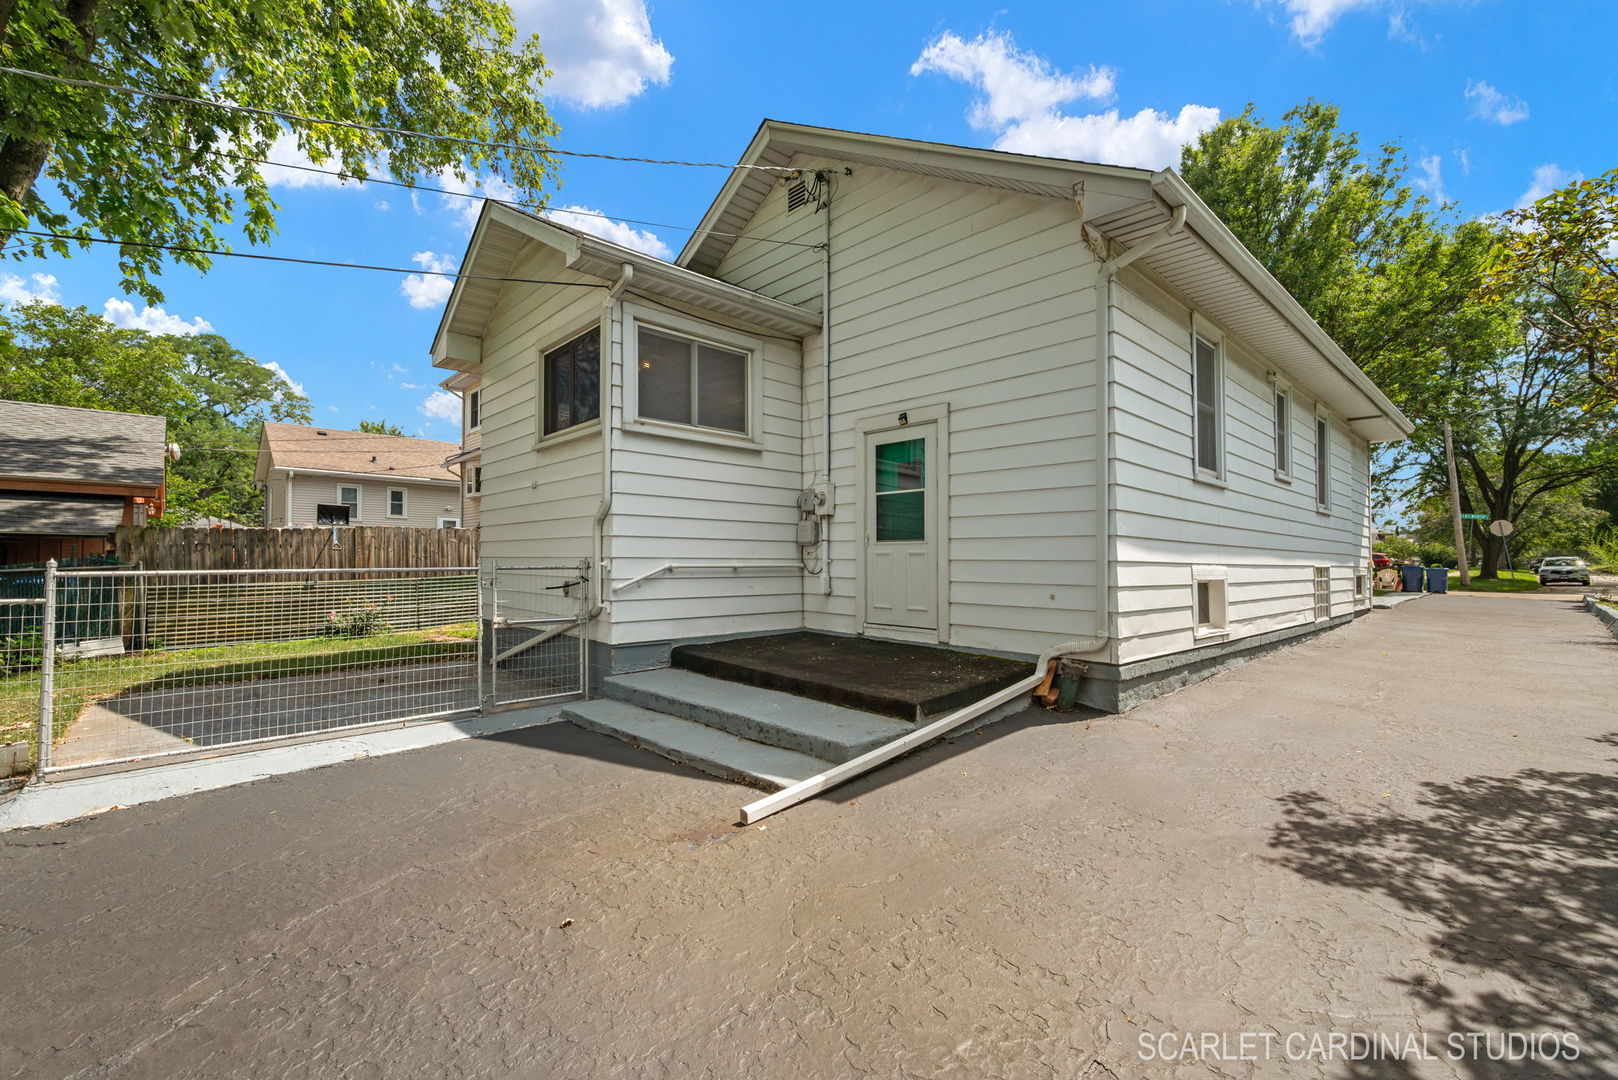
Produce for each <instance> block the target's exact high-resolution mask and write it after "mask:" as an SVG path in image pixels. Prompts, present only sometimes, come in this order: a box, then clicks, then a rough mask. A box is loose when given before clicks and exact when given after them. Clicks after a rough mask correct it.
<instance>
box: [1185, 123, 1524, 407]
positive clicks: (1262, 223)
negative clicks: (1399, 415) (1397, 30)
mask: <svg viewBox="0 0 1618 1080" xmlns="http://www.w3.org/2000/svg"><path fill="white" fill-rule="evenodd" d="M1180 171H1181V173H1182V174H1183V175H1184V177H1185V179H1186V181H1187V182H1188V183H1189V184H1190V185H1191V186H1192V187H1193V188H1195V189H1196V192H1197V194H1198V195H1200V196H1201V197H1202V199H1203V201H1204V202H1206V203H1207V204H1208V205H1209V206H1210V207H1211V208H1212V209H1213V210H1214V212H1215V213H1217V214H1218V215H1219V216H1220V218H1221V219H1222V220H1223V221H1224V222H1225V224H1226V225H1228V226H1229V227H1230V229H1231V231H1232V232H1234V233H1235V234H1236V236H1237V237H1238V238H1240V239H1241V241H1242V243H1243V244H1245V245H1246V246H1247V248H1248V250H1249V251H1251V252H1252V253H1253V254H1254V255H1255V256H1256V257H1257V258H1258V260H1259V261H1260V262H1262V263H1263V264H1264V265H1265V267H1266V268H1267V269H1268V270H1269V271H1270V273H1272V274H1274V275H1275V277H1276V279H1277V280H1278V281H1280V282H1281V284H1282V285H1284V286H1286V288H1287V291H1288V292H1290V293H1291V294H1292V295H1293V296H1294V297H1295V298H1296V299H1297V300H1298V302H1299V303H1300V304H1302V305H1303V307H1304V309H1305V310H1306V311H1308V312H1309V314H1310V315H1311V316H1312V317H1313V318H1314V320H1315V321H1316V322H1318V323H1319V324H1320V325H1321V327H1322V328H1323V329H1324V330H1325V331H1326V332H1327V333H1328V334H1330V335H1331V337H1332V339H1333V340H1334V341H1336V342H1337V344H1338V345H1339V346H1341V347H1342V349H1343V351H1344V352H1345V353H1347V354H1348V356H1349V357H1350V358H1351V359H1352V360H1353V361H1354V362H1355V363H1356V364H1358V365H1359V366H1360V367H1361V368H1362V369H1364V370H1365V371H1366V373H1367V374H1369V375H1370V376H1371V377H1372V378H1373V379H1375V380H1376V381H1377V383H1378V384H1379V385H1380V386H1382V388H1383V389H1384V390H1385V391H1387V392H1388V394H1389V395H1390V396H1391V397H1392V398H1393V399H1394V401H1395V402H1396V403H1398V404H1399V405H1401V406H1402V407H1405V408H1406V409H1407V411H1410V412H1413V413H1420V412H1423V411H1426V410H1427V409H1428V408H1429V407H1430V405H1431V402H1432V401H1433V398H1434V392H1435V386H1434V384H1433V381H1432V372H1433V368H1434V366H1435V365H1437V364H1439V363H1440V361H1441V360H1442V357H1441V355H1440V354H1439V352H1438V350H1439V347H1440V346H1441V345H1442V344H1443V343H1444V342H1445V341H1446V340H1447V339H1448V337H1449V335H1450V333H1451V328H1450V326H1449V324H1450V322H1451V321H1452V320H1453V319H1454V318H1455V317H1456V315H1457V313H1460V312H1462V311H1464V310H1465V309H1466V307H1467V304H1468V301H1469V299H1470V297H1471V296H1472V295H1473V294H1474V293H1475V292H1476V289H1477V287H1478V285H1479V284H1480V282H1481V280H1482V275H1483V272H1484V268H1485V266H1486V265H1487V261H1488V257H1489V254H1490V252H1491V250H1492V246H1493V236H1492V233H1491V231H1490V230H1489V229H1488V228H1487V227H1485V226H1482V225H1465V226H1461V227H1458V228H1449V227H1447V226H1446V225H1445V223H1444V222H1443V221H1442V220H1441V219H1440V217H1439V215H1438V213H1437V211H1436V208H1435V207H1434V206H1433V205H1432V202H1431V200H1430V199H1428V198H1427V197H1426V196H1424V195H1421V194H1418V193H1417V192H1415V191H1414V190H1413V189H1412V187H1411V186H1410V185H1409V184H1408V183H1407V182H1406V175H1407V167H1406V164H1405V159H1404V155H1403V153H1402V151H1401V150H1400V149H1399V147H1398V146H1396V145H1393V144H1388V145H1385V146H1382V147H1380V148H1378V150H1377V151H1376V152H1375V154H1374V155H1372V156H1369V157H1367V156H1364V155H1362V153H1361V150H1360V146H1359V138H1358V136H1357V135H1355V134H1354V133H1353V132H1347V131H1343V130H1342V129H1341V128H1340V127H1339V126H1338V111H1337V109H1336V107H1335V106H1331V105H1327V104H1324V103H1322V102H1317V101H1309V102H1305V103H1304V104H1302V105H1299V106H1297V107H1296V108H1293V109H1291V110H1289V111H1288V112H1287V113H1286V114H1285V115H1284V116H1283V117H1282V122H1281V123H1280V124H1279V125H1275V126H1271V125H1270V124H1268V123H1266V122H1265V121H1264V120H1263V119H1262V118H1261V117H1259V116H1258V115H1257V114H1256V113H1255V111H1254V108H1253V106H1251V105H1249V106H1248V107H1247V108H1246V109H1245V110H1243V111H1242V112H1241V113H1240V114H1239V115H1237V116H1233V117H1231V118H1229V119H1227V120H1225V121H1223V122H1221V123H1220V124H1218V125H1216V126H1215V127H1213V128H1211V129H1210V130H1208V131H1206V132H1204V133H1203V134H1202V135H1200V136H1199V137H1198V139H1197V141H1196V142H1195V143H1194V144H1192V145H1190V146H1187V147H1185V148H1184V150H1183V151H1182V152H1181V156H1180ZM1439 396H1440V397H1441V395H1439Z"/></svg>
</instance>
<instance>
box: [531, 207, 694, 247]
mask: <svg viewBox="0 0 1618 1080" xmlns="http://www.w3.org/2000/svg"><path fill="white" fill-rule="evenodd" d="M600 215H601V211H599V210H594V209H591V208H590V207H588V206H579V205H576V204H575V205H572V206H556V207H552V208H551V209H549V210H546V211H545V212H544V214H542V215H541V216H542V217H548V218H553V219H555V220H556V222H557V223H558V224H560V225H566V226H568V227H569V228H574V229H577V230H579V231H580V232H586V233H589V234H590V235H591V236H599V237H601V239H603V240H610V241H612V242H613V243H614V244H621V245H623V246H624V247H626V248H631V249H633V250H635V251H644V252H645V253H646V254H648V255H651V256H652V257H654V258H658V259H667V258H670V257H671V256H672V255H673V254H674V251H673V249H672V248H670V247H669V246H668V245H667V244H665V243H664V242H663V240H662V238H661V237H659V236H658V235H657V234H656V233H654V232H652V231H651V230H650V229H637V228H635V227H634V226H633V225H629V224H626V223H625V222H622V221H614V220H613V219H612V218H609V217H602V216H600Z"/></svg>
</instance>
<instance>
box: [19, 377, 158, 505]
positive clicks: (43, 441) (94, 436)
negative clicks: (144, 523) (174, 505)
mask: <svg viewBox="0 0 1618 1080" xmlns="http://www.w3.org/2000/svg"><path fill="white" fill-rule="evenodd" d="M167 425H168V422H167V421H166V420H165V419H164V418H163V417H161V416H144V415H142V414H140V413H126V412H110V411H107V410H104V409H78V408H72V407H70V406H66V405H38V404H34V403H33V402H25V401H0V487H3V486H4V481H5V480H8V479H10V480H28V481H66V482H70V483H95V484H127V485H129V486H131V487H148V488H153V487H157V486H159V485H160V484H162V483H163V469H164V451H165V449H166V447H167V442H166V439H165V432H166V430H167ZM113 524H117V522H114V523H113Z"/></svg>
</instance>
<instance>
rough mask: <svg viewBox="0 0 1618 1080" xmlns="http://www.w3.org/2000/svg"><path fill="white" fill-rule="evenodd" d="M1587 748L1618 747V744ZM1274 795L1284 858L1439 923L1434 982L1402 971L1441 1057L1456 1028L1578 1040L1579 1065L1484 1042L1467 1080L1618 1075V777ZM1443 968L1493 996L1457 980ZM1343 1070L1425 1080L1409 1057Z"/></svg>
mask: <svg viewBox="0 0 1618 1080" xmlns="http://www.w3.org/2000/svg"><path fill="white" fill-rule="evenodd" d="M1593 741H1596V742H1600V743H1603V744H1605V745H1618V734H1609V735H1605V736H1601V737H1599V738H1597V739H1595V740H1593ZM1279 801H1280V802H1281V804H1282V812H1283V819H1282V821H1281V822H1280V823H1278V824H1277V825H1276V826H1275V827H1274V830H1273V832H1272V835H1271V838H1270V845H1271V847H1272V848H1274V849H1276V850H1277V852H1278V854H1277V855H1275V856H1274V860H1275V861H1276V862H1278V863H1279V864H1280V865H1282V866H1285V867H1287V868H1289V869H1291V870H1293V871H1295V872H1297V873H1299V874H1301V875H1303V876H1304V877H1306V878H1309V879H1311V880H1313V881H1317V882H1320V883H1322V884H1326V885H1332V886H1337V887H1340V888H1348V889H1358V890H1362V891H1364V892H1368V893H1375V894H1378V895H1381V896H1383V897H1386V898H1388V899H1390V900H1393V901H1395V902H1396V903H1398V904H1399V905H1400V906H1401V907H1403V908H1404V909H1405V911H1406V912H1408V913H1409V914H1411V915H1413V916H1416V917H1418V918H1421V919H1424V920H1427V921H1429V922H1430V923H1431V924H1434V925H1436V927H1437V929H1436V930H1435V931H1434V932H1433V933H1432V934H1431V936H1430V937H1429V938H1428V944H1429V946H1430V948H1431V949H1432V953H1433V956H1434V958H1435V960H1436V965H1435V967H1436V968H1437V969H1439V972H1440V973H1439V974H1438V975H1436V976H1435V975H1434V974H1431V973H1428V972H1422V973H1421V974H1414V975H1410V976H1398V975H1397V973H1395V977H1396V981H1397V982H1398V983H1399V984H1400V985H1402V986H1403V987H1404V988H1405V990H1406V992H1407V993H1408V994H1409V995H1410V996H1411V998H1412V999H1413V1000H1414V1001H1415V1002H1416V1003H1418V1004H1419V1005H1421V1006H1423V1007H1424V1009H1425V1011H1426V1012H1427V1013H1428V1014H1429V1015H1431V1016H1435V1017H1440V1018H1442V1019H1440V1020H1436V1021H1433V1022H1432V1023H1431V1025H1430V1027H1429V1040H1430V1042H1431V1044H1432V1049H1433V1052H1434V1053H1435V1054H1437V1055H1439V1056H1440V1057H1441V1058H1442V1059H1443V1060H1449V1044H1448V1043H1447V1042H1446V1040H1447V1039H1449V1038H1450V1036H1451V1034H1452V1033H1463V1036H1462V1037H1463V1038H1464V1033H1466V1032H1493V1033H1503V1032H1519V1033H1539V1032H1558V1033H1566V1032H1571V1033H1574V1034H1576V1035H1577V1036H1578V1040H1579V1041H1578V1049H1579V1055H1578V1057H1577V1058H1576V1059H1574V1060H1567V1059H1566V1057H1565V1056H1564V1057H1562V1058H1560V1059H1554V1060H1544V1059H1539V1060H1532V1061H1526V1062H1525V1061H1522V1060H1518V1061H1516V1062H1510V1061H1501V1060H1490V1059H1489V1056H1488V1054H1487V1053H1486V1052H1484V1051H1483V1050H1482V1049H1481V1048H1478V1052H1477V1053H1476V1054H1475V1055H1467V1056H1463V1057H1461V1058H1460V1059H1458V1060H1455V1061H1454V1063H1453V1066H1452V1067H1453V1068H1455V1069H1457V1070H1458V1072H1457V1075H1460V1076H1466V1077H1490V1078H1493V1077H1501V1076H1508V1075H1509V1076H1523V1075H1532V1076H1547V1077H1566V1078H1577V1080H1583V1078H1586V1077H1589V1078H1592V1080H1593V1078H1595V1077H1611V1076H1613V1075H1615V1072H1618V1056H1615V1049H1618V925H1615V924H1618V776H1613V775H1607V774H1603V773H1594V772H1549V771H1545V770H1540V769H1525V770H1522V771H1521V772H1518V773H1515V774H1513V775H1511V776H1470V777H1466V778H1464V779H1462V780H1458V781H1455V782H1451V783H1429V784H1424V785H1422V793H1421V795H1420V796H1419V797H1418V799H1417V805H1418V807H1419V809H1418V810H1416V811H1412V812H1409V813H1399V812H1377V811H1364V810H1352V809H1346V808H1343V807H1341V806H1338V805H1337V804H1335V803H1333V802H1332V801H1331V800H1329V799H1327V798H1325V797H1323V796H1321V795H1319V794H1317V793H1315V792H1306V791H1302V792H1292V793H1290V794H1287V795H1284V796H1282V797H1281V798H1280V800H1279ZM1390 809H1391V808H1390ZM1446 971H1448V972H1455V973H1456V974H1458V975H1459V976H1460V979H1461V980H1464V981H1467V982H1481V983H1483V984H1485V986H1484V988H1483V989H1480V990H1467V989H1462V988H1459V987H1452V986H1448V985H1446V984H1445V981H1444V978H1443V974H1442V973H1443V972H1446ZM1547 1045H1549V1044H1547ZM1564 1045H1565V1044H1564ZM1500 1049H1501V1046H1500V1044H1499V1042H1498V1035H1497V1042H1496V1043H1495V1051H1496V1053H1497V1054H1498V1052H1499V1050H1500ZM1347 1067H1348V1070H1349V1071H1348V1072H1346V1073H1344V1075H1345V1076H1350V1077H1373V1076H1374V1077H1379V1078H1385V1077H1400V1076H1413V1075H1416V1074H1415V1073H1414V1072H1413V1071H1410V1070H1411V1066H1410V1065H1409V1064H1407V1063H1403V1062H1394V1061H1363V1062H1356V1063H1348V1065H1347Z"/></svg>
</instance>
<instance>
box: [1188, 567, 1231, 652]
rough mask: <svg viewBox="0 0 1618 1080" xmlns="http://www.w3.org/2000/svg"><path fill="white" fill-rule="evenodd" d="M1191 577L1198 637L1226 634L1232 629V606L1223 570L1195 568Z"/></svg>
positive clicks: (1192, 600) (1193, 617) (1192, 599)
mask: <svg viewBox="0 0 1618 1080" xmlns="http://www.w3.org/2000/svg"><path fill="white" fill-rule="evenodd" d="M1191 577H1192V581H1191V613H1192V626H1193V628H1194V629H1195V631H1196V633H1197V635H1198V636H1201V635H1204V634H1223V633H1225V632H1226V631H1227V630H1229V629H1230V605H1229V603H1228V601H1227V599H1226V591H1225V577H1224V571H1223V569H1222V568H1220V567H1193V568H1192V571H1191Z"/></svg>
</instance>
